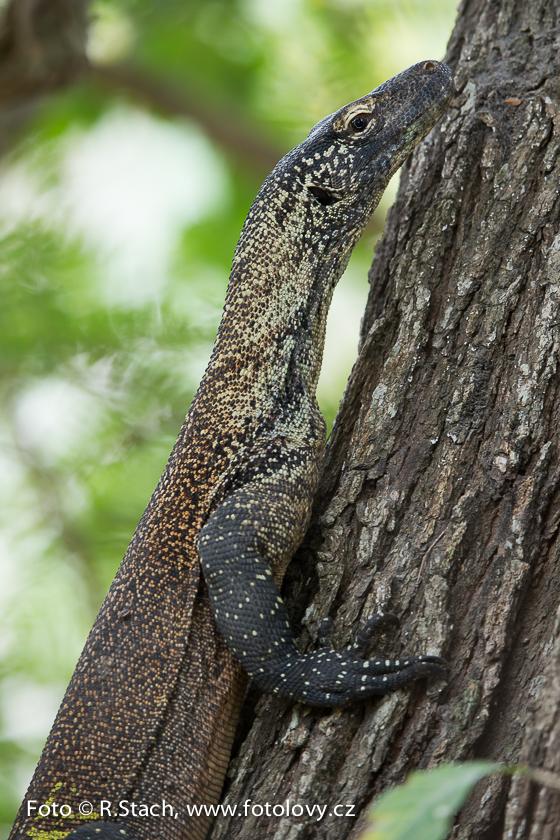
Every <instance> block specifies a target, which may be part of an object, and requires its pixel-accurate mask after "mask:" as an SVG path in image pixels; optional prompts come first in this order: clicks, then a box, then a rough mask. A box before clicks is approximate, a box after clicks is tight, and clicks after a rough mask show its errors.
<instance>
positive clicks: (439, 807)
mask: <svg viewBox="0 0 560 840" xmlns="http://www.w3.org/2000/svg"><path fill="white" fill-rule="evenodd" d="M499 770H502V771H503V770H504V767H503V765H500V764H496V763H494V762H491V761H467V762H464V763H463V764H444V765H442V766H441V767H436V768H435V769H433V770H419V771H417V772H415V773H411V774H410V776H409V778H408V779H407V780H406V782H405V783H404V784H402V785H398V787H396V788H393V789H392V790H389V791H387V793H384V794H382V796H380V797H379V799H378V800H377V802H376V803H375V806H374V807H373V809H372V812H371V818H370V819H371V828H369V829H368V830H367V831H366V832H365V834H364V835H363V838H362V840H411V838H414V840H445V838H446V837H447V834H448V832H449V831H450V829H451V826H452V823H453V818H454V816H455V814H456V813H457V812H458V810H459V809H460V807H461V806H462V805H463V803H464V802H465V800H466V798H467V796H468V795H469V793H470V792H471V790H472V789H473V787H474V786H475V784H476V783H477V782H479V781H480V780H481V779H483V778H484V777H485V776H489V775H490V774H491V773H495V772H497V771H499Z"/></svg>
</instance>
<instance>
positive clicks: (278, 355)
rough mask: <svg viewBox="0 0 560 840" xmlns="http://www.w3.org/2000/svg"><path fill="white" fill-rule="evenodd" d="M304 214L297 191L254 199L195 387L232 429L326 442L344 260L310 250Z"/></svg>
mask: <svg viewBox="0 0 560 840" xmlns="http://www.w3.org/2000/svg"><path fill="white" fill-rule="evenodd" d="M288 205H289V206H288ZM308 213H309V208H308V205H306V203H305V202H304V201H303V200H302V199H301V198H300V196H299V195H298V193H297V192H296V191H294V192H293V193H291V194H288V195H287V194H286V193H283V194H282V195H281V201H280V200H279V199H278V198H277V197H276V193H275V191H274V190H273V189H271V188H270V184H268V185H265V188H264V189H263V190H262V191H261V193H260V194H259V196H258V197H257V200H256V201H255V204H254V205H253V207H252V208H251V211H250V212H249V216H248V218H247V221H246V223H245V227H244V229H243V232H242V235H241V239H240V241H239V244H238V246H237V249H236V253H235V257H234V261H233V267H232V272H231V275H230V282H229V286H228V293H227V297H226V303H225V307H224V314H223V317H222V321H221V324H220V327H219V330H218V337H217V340H216V344H215V346H214V351H213V353H212V357H211V360H210V364H209V366H208V369H207V372H206V375H205V378H204V380H203V384H202V385H201V388H203V389H204V390H205V391H206V392H210V393H214V394H215V396H216V399H217V400H219V401H220V403H222V405H223V403H227V405H228V410H229V416H230V418H231V420H232V421H233V422H234V423H236V424H241V425H243V424H244V425H245V427H246V428H251V427H252V428H254V429H256V428H260V429H263V428H264V429H265V430H268V431H270V433H272V434H284V435H290V436H294V437H299V436H302V437H306V438H308V437H310V436H311V438H317V437H321V438H323V436H324V423H323V420H322V418H321V416H320V413H319V410H318V407H317V402H316V397H315V393H316V389H317V381H318V378H319V374H320V370H321V361H322V356H323V347H324V340H325V326H326V320H327V315H328V310H329V306H330V303H331V298H332V292H333V289H334V286H335V284H336V281H337V280H338V277H339V276H340V274H341V273H342V271H343V269H344V266H345V263H346V259H345V258H344V255H343V254H342V253H340V252H337V253H336V258H335V259H330V258H329V257H328V256H327V254H328V253H329V252H330V251H331V250H333V249H328V250H327V253H325V252H324V251H323V249H321V248H317V247H314V248H312V247H310V245H309V244H308V243H307V242H306V239H305V235H304V232H305V230H306V229H307V227H308V226H309V225H308V220H307V219H306V215H307V214H308ZM288 219H289V223H287V220H288ZM348 250H349V249H348ZM214 383H215V385H216V387H213V384H214ZM218 384H219V388H218V387H217V386H218Z"/></svg>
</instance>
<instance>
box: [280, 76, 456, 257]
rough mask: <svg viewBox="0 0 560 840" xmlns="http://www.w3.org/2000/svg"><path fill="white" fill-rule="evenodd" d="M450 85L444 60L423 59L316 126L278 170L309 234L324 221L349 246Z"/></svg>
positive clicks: (442, 103)
mask: <svg viewBox="0 0 560 840" xmlns="http://www.w3.org/2000/svg"><path fill="white" fill-rule="evenodd" d="M453 90H454V88H453V82H452V76H451V70H450V69H449V67H448V66H447V65H446V64H442V63H440V62H438V61H423V62H420V63H419V64H415V65H413V66H412V67H409V68H408V70H405V71H404V72H402V73H399V74H398V75H397V76H394V77H393V78H392V79H389V80H388V81H387V82H384V83H383V84H382V85H380V86H379V87H378V88H376V89H375V90H373V91H372V92H371V93H368V94H367V95H366V96H363V97H361V99H357V100H356V101H354V102H351V103H350V104H349V105H345V106H344V107H342V108H340V109H339V110H338V111H336V112H335V113H334V114H331V115H330V116H328V117H325V118H324V119H323V120H321V122H319V123H318V124H317V125H316V126H314V128H313V129H312V130H311V132H310V133H309V136H308V137H307V138H306V139H305V140H304V141H303V143H301V144H300V145H299V146H298V147H296V148H295V149H294V150H293V151H292V152H290V153H289V154H288V155H287V156H286V157H285V158H284V159H283V160H282V161H281V162H280V164H279V165H278V167H277V172H276V175H277V177H278V176H280V180H281V181H283V185H284V187H285V188H287V190H288V191H292V190H293V191H294V192H299V194H300V195H301V197H302V200H303V201H304V202H305V204H306V205H307V208H308V213H309V212H310V213H311V215H312V220H311V219H309V217H308V223H309V222H311V224H308V230H309V231H310V234H311V235H313V234H312V233H311V232H312V231H313V230H314V231H315V233H316V234H321V235H322V233H324V230H325V228H327V229H328V230H329V231H332V233H333V234H335V236H334V240H338V245H339V246H340V247H342V249H343V250H346V247H348V248H351V247H352V245H353V242H354V241H355V240H356V238H357V236H358V235H359V234H360V233H361V231H362V230H363V227H364V226H365V224H366V223H367V221H368V218H369V216H370V215H371V213H372V211H373V209H374V208H375V206H376V205H377V202H378V201H379V198H380V196H381V194H382V192H383V190H384V189H385V187H386V185H387V182H388V181H389V179H390V177H391V175H393V173H394V172H395V171H396V170H397V169H398V168H399V166H400V165H401V164H402V163H403V161H404V160H405V159H406V158H407V156H408V155H409V154H410V152H411V151H412V150H413V149H414V147H415V146H416V145H417V143H418V142H419V141H420V140H421V139H422V138H423V137H424V136H425V135H426V134H427V133H428V132H429V130H430V129H431V128H432V127H433V126H434V125H435V123H436V122H437V120H438V119H439V118H440V116H441V115H442V114H443V112H444V111H445V109H446V107H447V105H448V103H449V100H450V99H451V96H452V94H453ZM290 182H291V183H290ZM302 187H303V188H304V189H302ZM321 229H323V230H322V231H321ZM328 238H329V241H330V242H331V244H335V241H333V239H332V238H331V237H330V235H329V237H328ZM318 241H319V240H318V239H317V240H316V243H315V244H317V242H318ZM326 247H328V246H326Z"/></svg>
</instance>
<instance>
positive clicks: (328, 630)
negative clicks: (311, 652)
mask: <svg viewBox="0 0 560 840" xmlns="http://www.w3.org/2000/svg"><path fill="white" fill-rule="evenodd" d="M333 627H334V619H332V618H331V616H330V615H326V616H325V617H324V618H322V619H321V621H320V622H319V626H318V627H317V644H318V645H319V647H328V646H330V644H331V636H332V631H333Z"/></svg>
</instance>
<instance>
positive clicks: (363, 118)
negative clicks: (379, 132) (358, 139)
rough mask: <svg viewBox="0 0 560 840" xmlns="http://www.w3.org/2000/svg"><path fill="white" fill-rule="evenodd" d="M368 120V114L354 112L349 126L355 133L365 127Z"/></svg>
mask: <svg viewBox="0 0 560 840" xmlns="http://www.w3.org/2000/svg"><path fill="white" fill-rule="evenodd" d="M369 121H370V114H356V116H355V117H352V119H351V120H350V127H351V128H352V129H353V131H355V132H356V133H357V134H359V133H360V131H363V130H364V129H365V128H367V125H368V123H369Z"/></svg>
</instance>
